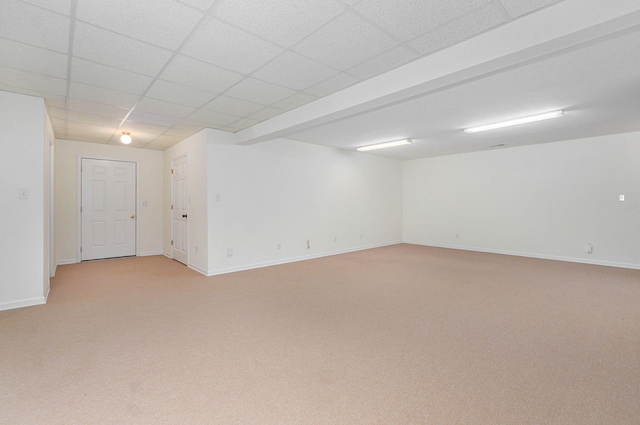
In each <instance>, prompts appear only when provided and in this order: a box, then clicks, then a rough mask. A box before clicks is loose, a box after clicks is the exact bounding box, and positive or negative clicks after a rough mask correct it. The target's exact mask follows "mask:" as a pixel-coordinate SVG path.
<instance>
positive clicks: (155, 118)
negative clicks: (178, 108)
mask: <svg viewBox="0 0 640 425" xmlns="http://www.w3.org/2000/svg"><path fill="white" fill-rule="evenodd" d="M127 121H131V122H139V123H145V124H153V125H159V126H162V127H168V128H169V127H173V126H174V125H176V124H177V123H178V121H180V118H176V117H168V116H166V115H159V114H152V113H151V112H144V111H141V110H139V109H138V108H134V109H133V111H131V113H130V114H129V116H128V117H127Z"/></svg>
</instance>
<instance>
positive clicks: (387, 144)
mask: <svg viewBox="0 0 640 425" xmlns="http://www.w3.org/2000/svg"><path fill="white" fill-rule="evenodd" d="M411 143H412V141H411V139H402V140H394V141H392V142H384V143H376V144H375V145H367V146H360V147H359V148H356V150H357V151H358V152H367V151H373V150H376V149H384V148H391V147H393V146H402V145H409V144H411Z"/></svg>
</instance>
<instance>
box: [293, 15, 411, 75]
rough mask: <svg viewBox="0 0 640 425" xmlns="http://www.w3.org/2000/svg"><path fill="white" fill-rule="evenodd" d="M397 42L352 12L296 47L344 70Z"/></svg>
mask: <svg viewBox="0 0 640 425" xmlns="http://www.w3.org/2000/svg"><path fill="white" fill-rule="evenodd" d="M398 44H399V43H398V42H397V41H395V40H394V39H393V38H391V37H389V36H388V35H386V34H385V33H383V32H382V31H381V30H379V29H378V28H377V27H375V26H374V25H372V24H370V23H369V22H367V21H365V20H364V19H362V18H360V17H359V16H357V15H355V14H354V13H351V12H349V13H345V14H343V15H340V16H339V17H338V18H336V19H334V20H333V21H331V22H329V23H328V24H327V25H325V26H324V27H322V28H320V29H319V30H318V31H316V32H315V33H313V34H311V35H310V36H309V37H307V38H306V39H304V40H302V41H301V42H300V43H298V44H297V45H296V46H294V48H293V50H295V51H296V52H298V53H300V54H302V55H304V56H307V57H309V58H311V59H314V60H316V61H318V62H320V63H323V64H325V65H327V66H330V67H332V68H335V69H339V70H341V71H344V70H347V69H349V68H352V67H354V66H355V65H357V64H359V63H361V62H364V61H366V60H368V59H370V58H372V57H375V56H378V55H379V54H381V53H383V52H385V51H387V50H389V49H391V48H393V47H395V46H396V45H398Z"/></svg>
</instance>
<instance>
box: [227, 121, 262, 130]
mask: <svg viewBox="0 0 640 425" xmlns="http://www.w3.org/2000/svg"><path fill="white" fill-rule="evenodd" d="M259 122H260V121H258V120H254V119H251V118H242V119H239V120H238V121H235V122H233V123H231V124H229V125H228V126H227V127H226V128H227V129H229V130H231V131H238V130H244V129H245V128H249V127H251V126H252V125H256V124H258V123H259ZM229 130H227V131H229Z"/></svg>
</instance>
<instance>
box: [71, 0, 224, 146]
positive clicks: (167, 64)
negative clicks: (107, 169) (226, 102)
mask: <svg viewBox="0 0 640 425" xmlns="http://www.w3.org/2000/svg"><path fill="white" fill-rule="evenodd" d="M74 1H76V0H74ZM215 4H216V2H215V1H214V2H213V3H212V4H211V6H209V9H207V11H205V12H202V11H200V13H201V14H202V16H200V19H198V22H196V24H195V25H194V26H193V28H191V31H189V33H188V34H187V35H186V36H185V37H184V39H183V40H182V42H181V43H180V45H178V47H176V49H175V50H173V52H172V54H171V57H169V59H167V62H166V63H165V64H164V66H163V67H162V68H161V69H160V70H159V71H158V73H157V74H156V75H155V76H154V77H153V80H152V81H151V82H150V83H149V86H147V89H146V90H145V91H144V92H143V93H142V94H141V95H140V96H139V97H138V100H137V101H136V103H135V104H134V105H133V106H132V107H131V109H130V110H129V111H128V112H127V114H126V115H125V117H124V118H123V119H122V121H121V122H120V125H119V126H118V128H116V131H115V133H114V136H115V135H117V133H118V132H119V131H120V129H121V128H122V126H123V125H124V123H125V122H126V121H127V118H129V115H131V113H132V112H133V110H134V109H135V108H136V106H138V104H139V103H140V101H141V100H142V99H144V98H145V97H146V95H147V93H148V92H149V90H150V89H151V87H153V85H154V84H155V82H156V81H157V80H159V79H160V75H162V74H163V73H164V71H165V70H166V69H167V67H168V66H169V64H171V62H172V61H173V60H174V59H175V58H176V56H178V54H180V51H181V50H182V49H183V48H184V46H185V44H186V43H187V41H189V39H190V38H191V37H192V36H193V34H194V33H195V32H196V30H198V28H200V26H202V24H203V23H204V21H205V20H206V19H207V18H208V16H209V12H211V11H212V10H213V7H214V6H215ZM112 32H113V31H112ZM129 38H132V39H134V40H137V39H135V38H133V37H129ZM140 41H141V40H140ZM147 44H149V43H147ZM156 47H157V46H156ZM163 50H167V49H164V48H163ZM167 51H170V50H167ZM163 81H164V80H163ZM174 84H175V83H174ZM216 97H217V96H214V97H213V98H212V99H210V100H209V102H211V100H213V99H215V98H216ZM158 100H160V99H158ZM207 103H208V102H207ZM207 103H204V104H203V106H204V105H206V104H207ZM201 107H202V106H201ZM189 116H190V115H189ZM167 131H168V130H165V131H164V132H162V133H161V134H160V135H158V137H160V136H162V135H163V134H165V133H166V132H167ZM112 138H113V136H112ZM156 138H157V137H156ZM153 140H155V139H153ZM153 140H151V141H153Z"/></svg>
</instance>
